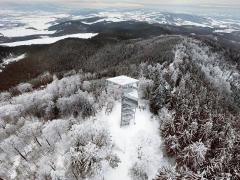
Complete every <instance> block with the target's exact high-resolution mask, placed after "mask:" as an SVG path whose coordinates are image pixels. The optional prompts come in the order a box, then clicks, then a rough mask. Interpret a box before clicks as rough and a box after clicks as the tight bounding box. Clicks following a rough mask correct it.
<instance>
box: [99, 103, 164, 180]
mask: <svg viewBox="0 0 240 180" xmlns="http://www.w3.org/2000/svg"><path fill="white" fill-rule="evenodd" d="M97 116H98V117H101V118H102V120H103V121H105V122H107V124H108V126H109V127H108V128H109V130H110V133H111V137H112V140H113V143H114V144H115V147H114V151H115V153H116V154H117V155H118V157H119V158H120V161H121V162H120V163H119V165H118V167H117V168H115V169H112V170H111V171H110V172H108V173H107V174H106V177H105V178H106V180H123V179H124V180H130V179H132V178H131V177H130V175H129V170H130V169H131V168H132V167H133V165H134V163H135V162H137V161H138V156H139V153H141V155H142V159H141V161H143V163H142V164H144V165H145V169H144V170H146V171H147V174H148V178H149V179H152V178H153V177H155V175H156V174H157V171H158V169H159V168H160V167H161V166H163V165H166V164H168V162H167V159H166V158H165V157H164V156H163V153H162V150H161V144H162V140H161V137H160V135H159V123H158V121H157V120H155V119H154V118H151V113H150V112H149V110H145V111H140V110H139V109H137V112H136V118H135V123H134V122H132V123H131V125H130V126H126V127H122V128H121V127H120V119H121V104H120V103H119V102H118V103H116V105H115V107H114V108H113V111H112V113H111V114H109V115H105V112H104V111H102V112H100V114H99V115H97Z"/></svg>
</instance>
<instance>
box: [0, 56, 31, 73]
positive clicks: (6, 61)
mask: <svg viewBox="0 0 240 180" xmlns="http://www.w3.org/2000/svg"><path fill="white" fill-rule="evenodd" d="M25 57H26V54H22V55H20V56H17V57H16V56H13V55H10V56H9V57H7V58H4V59H3V62H2V63H0V73H1V72H2V69H4V68H5V67H6V66H7V65H9V64H11V63H14V62H18V61H20V60H21V59H24V58H25Z"/></svg>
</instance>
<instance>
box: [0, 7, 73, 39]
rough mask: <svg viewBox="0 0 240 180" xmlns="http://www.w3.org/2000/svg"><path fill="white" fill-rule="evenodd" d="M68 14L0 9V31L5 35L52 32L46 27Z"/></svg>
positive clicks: (15, 35) (14, 35) (16, 35)
mask: <svg viewBox="0 0 240 180" xmlns="http://www.w3.org/2000/svg"><path fill="white" fill-rule="evenodd" d="M69 16H70V15H68V14H64V13H51V12H43V11H38V12H22V11H14V10H8V9H1V11H0V17H1V19H0V24H1V25H2V27H0V33H1V34H3V35H4V36H6V37H19V36H29V35H36V34H53V33H55V31H48V27H50V26H51V25H54V24H56V21H57V20H59V19H64V18H67V17H69Z"/></svg>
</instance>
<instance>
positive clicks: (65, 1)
mask: <svg viewBox="0 0 240 180" xmlns="http://www.w3.org/2000/svg"><path fill="white" fill-rule="evenodd" d="M3 2H4V3H17V4H24V3H29V4H34V3H51V4H56V5H65V6H72V7H92V8H102V7H145V6H155V5H228V6H234V5H239V6H240V1H239V0H21V1H19V0H0V3H3Z"/></svg>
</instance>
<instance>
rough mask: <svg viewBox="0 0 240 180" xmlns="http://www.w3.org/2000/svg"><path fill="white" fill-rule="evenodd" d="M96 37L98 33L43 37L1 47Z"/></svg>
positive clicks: (5, 44) (4, 44)
mask: <svg viewBox="0 0 240 180" xmlns="http://www.w3.org/2000/svg"><path fill="white" fill-rule="evenodd" d="M96 35H98V33H78V34H71V35H65V36H59V37H43V38H41V39H32V40H27V41H17V42H11V43H3V44H0V45H2V46H9V47H15V46H22V45H33V44H52V43H55V42H57V41H60V40H62V39H66V38H80V39H89V38H92V37H94V36H96Z"/></svg>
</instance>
